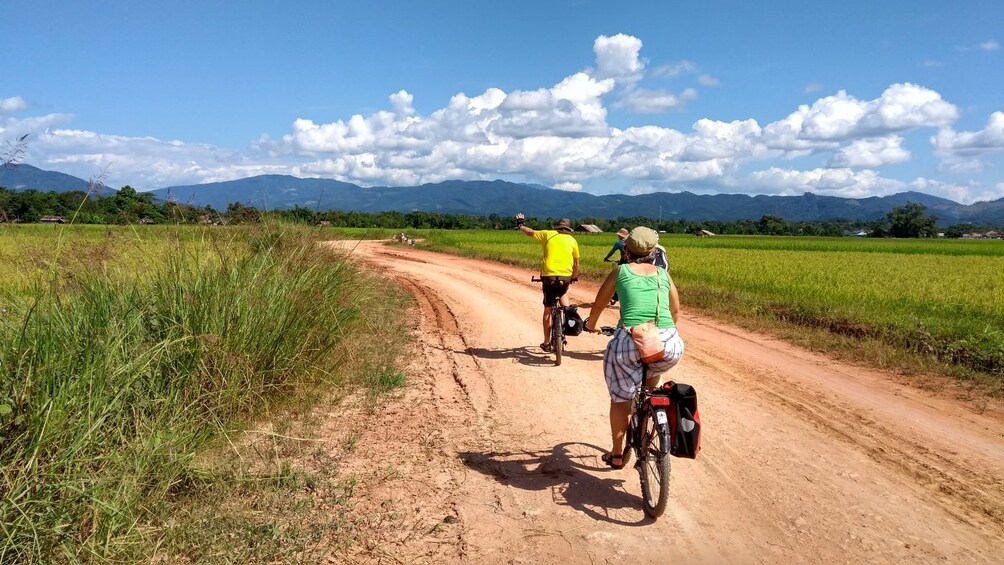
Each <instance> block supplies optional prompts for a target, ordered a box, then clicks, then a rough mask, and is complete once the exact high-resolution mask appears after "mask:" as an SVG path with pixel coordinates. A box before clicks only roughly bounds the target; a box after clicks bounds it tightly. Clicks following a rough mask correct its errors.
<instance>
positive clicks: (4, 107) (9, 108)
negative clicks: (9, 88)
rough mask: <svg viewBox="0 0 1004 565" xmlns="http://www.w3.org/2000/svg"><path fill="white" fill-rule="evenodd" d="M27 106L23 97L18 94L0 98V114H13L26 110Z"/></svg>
mask: <svg viewBox="0 0 1004 565" xmlns="http://www.w3.org/2000/svg"><path fill="white" fill-rule="evenodd" d="M27 108H28V104H27V103H25V101H24V98H21V97H20V96H13V97H11V98H0V114H13V113H14V112H20V111H22V110H26V109H27Z"/></svg>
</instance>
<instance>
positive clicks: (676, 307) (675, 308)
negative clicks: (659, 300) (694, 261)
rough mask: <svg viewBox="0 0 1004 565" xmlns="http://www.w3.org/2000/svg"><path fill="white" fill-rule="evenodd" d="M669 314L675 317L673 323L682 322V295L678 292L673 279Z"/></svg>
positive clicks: (670, 287) (670, 286) (671, 281)
mask: <svg viewBox="0 0 1004 565" xmlns="http://www.w3.org/2000/svg"><path fill="white" fill-rule="evenodd" d="M669 314H670V315H671V316H672V317H673V323H674V324H675V323H677V322H678V321H679V320H680V294H679V293H678V292H676V285H675V284H673V279H672V278H670V279H669Z"/></svg>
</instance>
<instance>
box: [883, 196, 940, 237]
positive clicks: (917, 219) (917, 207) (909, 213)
mask: <svg viewBox="0 0 1004 565" xmlns="http://www.w3.org/2000/svg"><path fill="white" fill-rule="evenodd" d="M926 210H927V208H926V207H925V206H924V205H923V204H917V203H915V202H908V203H907V204H906V206H901V207H898V208H893V209H892V211H891V212H889V214H887V215H886V218H887V219H888V220H889V234H890V235H891V236H893V237H934V236H936V235H937V234H938V227H937V220H938V219H937V218H936V217H934V216H928V215H927V214H926V213H925V211H926Z"/></svg>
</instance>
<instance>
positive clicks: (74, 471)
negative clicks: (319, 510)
mask: <svg viewBox="0 0 1004 565" xmlns="http://www.w3.org/2000/svg"><path fill="white" fill-rule="evenodd" d="M286 230H287V228H283V227H281V226H279V227H272V228H268V229H262V230H256V231H250V230H229V231H227V232H224V233H225V234H227V235H226V236H225V237H223V238H206V239H204V240H201V241H199V242H198V244H193V243H192V242H185V241H183V240H180V241H178V242H177V244H176V245H175V246H174V247H173V248H172V249H170V250H169V252H168V253H165V254H156V255H155V256H152V257H151V258H150V259H149V260H148V261H146V262H143V263H142V269H140V271H141V274H136V273H135V272H134V273H133V274H134V275H136V276H110V275H109V274H108V272H107V271H106V270H104V269H101V268H94V269H93V270H91V272H89V273H85V272H77V273H76V274H75V277H74V278H75V281H74V284H73V285H72V288H63V289H61V290H59V291H53V285H52V281H51V280H47V279H46V278H45V277H42V278H41V279H39V280H37V281H36V283H35V284H34V285H33V286H31V287H30V288H28V289H25V288H23V281H22V282H21V283H20V284H21V285H22V288H21V290H20V291H19V292H17V293H14V294H11V295H9V296H8V297H7V298H6V299H5V300H2V302H3V310H0V563H8V562H35V563H49V562H77V561H91V560H104V559H113V558H119V559H127V560H131V559H135V558H136V556H138V555H143V553H144V551H145V549H144V548H145V547H146V546H148V545H149V544H150V543H152V540H156V538H157V536H158V533H157V532H156V531H154V530H151V529H150V527H149V526H148V524H149V523H150V521H149V518H150V513H151V512H152V510H153V508H154V507H156V506H157V504H158V501H160V500H163V499H164V498H165V497H167V496H169V495H170V494H171V493H172V492H176V491H178V490H183V489H184V488H185V485H186V484H188V483H189V482H191V481H192V480H193V478H194V477H195V476H196V475H197V474H198V473H199V471H198V470H197V467H195V466H194V465H193V461H194V460H195V458H196V455H197V454H198V453H199V451H200V450H201V449H203V448H204V447H205V446H206V445H208V444H209V443H210V442H212V441H213V439H214V438H215V437H218V436H219V434H220V433H221V431H223V430H228V429H231V428H232V427H233V426H234V425H238V424H239V423H240V422H243V421H247V420H249V419H250V418H253V417H254V416H255V414H256V410H258V409H260V407H262V406H263V404H266V403H268V402H273V401H276V400H277V399H281V398H282V397H283V395H285V394H286V393H287V392H288V391H290V390H291V389H292V388H293V387H295V386H296V384H297V383H298V382H300V381H303V380H304V379H313V378H316V377H317V376H318V374H322V375H323V373H325V372H326V371H328V370H329V369H330V367H331V366H333V364H334V363H336V358H337V356H338V355H340V354H341V353H343V351H340V349H339V347H340V343H341V340H342V339H343V337H344V336H345V335H346V334H347V332H351V331H352V330H353V328H354V327H355V326H356V325H357V323H358V321H359V317H360V307H361V306H360V304H361V302H360V300H359V297H360V294H361V293H362V292H363V291H362V290H361V289H360V288H359V285H358V282H357V281H358V277H357V276H356V274H355V273H353V271H351V270H350V269H349V268H347V267H346V266H345V265H344V264H343V263H341V262H338V261H335V260H333V259H332V258H331V257H330V256H328V255H324V254H323V253H322V252H321V251H319V250H318V249H317V248H316V246H315V245H314V242H313V241H311V240H310V239H309V238H305V237H303V234H300V233H292V232H289V231H286ZM95 267H97V265H96V266H95Z"/></svg>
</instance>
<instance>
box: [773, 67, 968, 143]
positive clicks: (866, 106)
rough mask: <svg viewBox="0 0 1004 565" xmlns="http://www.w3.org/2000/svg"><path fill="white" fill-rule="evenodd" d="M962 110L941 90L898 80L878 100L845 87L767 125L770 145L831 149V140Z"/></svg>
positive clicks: (942, 122)
mask: <svg viewBox="0 0 1004 565" xmlns="http://www.w3.org/2000/svg"><path fill="white" fill-rule="evenodd" d="M958 117H959V110H958V108H956V107H955V106H954V105H953V104H951V103H949V102H946V101H945V100H943V99H942V98H941V95H940V94H938V93H937V92H935V91H933V90H930V89H928V88H924V87H922V86H917V85H914V84H909V83H904V84H894V85H892V86H890V87H889V88H887V89H886V90H885V92H883V93H882V95H881V96H880V97H878V98H876V99H874V100H858V99H857V98H855V97H853V96H851V95H849V94H847V93H846V92H844V91H843V90H841V91H840V92H838V93H837V94H835V95H833V96H826V97H824V98H820V99H819V100H817V101H816V102H814V103H813V104H812V105H811V106H808V105H802V106H799V108H798V110H797V111H796V112H793V113H792V114H790V115H788V117H786V118H784V119H782V120H779V121H778V122H774V123H773V124H770V125H768V126H767V127H766V128H764V135H765V136H766V138H767V143H768V145H770V146H771V147H776V148H779V149H827V148H830V147H832V145H830V144H831V143H832V142H841V141H847V140H850V139H853V138H861V137H874V136H881V135H888V134H892V133H896V132H901V131H906V130H910V129H917V128H925V127H929V128H935V127H945V126H948V125H950V124H953V123H955V121H956V120H957V119H958Z"/></svg>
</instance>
